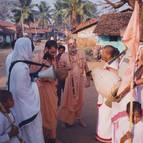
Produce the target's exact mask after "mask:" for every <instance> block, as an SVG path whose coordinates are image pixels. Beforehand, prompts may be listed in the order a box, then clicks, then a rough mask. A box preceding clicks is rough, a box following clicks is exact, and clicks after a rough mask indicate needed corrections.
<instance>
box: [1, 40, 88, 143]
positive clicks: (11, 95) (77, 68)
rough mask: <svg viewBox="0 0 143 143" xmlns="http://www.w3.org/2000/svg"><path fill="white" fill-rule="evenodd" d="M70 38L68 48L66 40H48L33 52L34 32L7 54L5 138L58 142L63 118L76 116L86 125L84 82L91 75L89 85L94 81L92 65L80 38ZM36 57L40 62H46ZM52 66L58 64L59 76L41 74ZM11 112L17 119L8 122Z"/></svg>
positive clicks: (3, 93)
mask: <svg viewBox="0 0 143 143" xmlns="http://www.w3.org/2000/svg"><path fill="white" fill-rule="evenodd" d="M67 44H68V50H69V51H68V53H67V52H65V47H64V46H63V45H58V44H57V42H56V41H55V40H48V41H47V42H46V44H45V48H44V50H43V51H40V52H38V54H37V55H36V56H34V58H33V52H34V45H33V43H32V41H31V40H30V39H29V38H28V37H22V38H19V39H17V40H16V41H15V43H14V44H13V51H12V52H11V53H10V54H9V55H8V56H7V59H6V71H7V72H6V73H7V78H8V81H7V86H8V87H7V88H8V89H7V90H0V103H1V106H2V107H3V109H5V110H4V111H3V110H1V113H2V114H1V118H0V120H2V122H0V125H2V126H0V142H2V143H6V142H9V143H16V142H20V139H19V138H18V136H20V137H22V140H23V141H24V142H25V143H44V142H46V143H58V142H60V141H59V140H58V139H57V137H56V129H57V120H58V119H59V120H61V121H62V122H63V124H64V125H65V127H68V126H72V125H74V124H75V123H76V121H78V123H79V125H81V126H85V124H84V122H83V121H82V119H81V110H82V107H83V94H84V92H83V91H84V90H83V89H84V82H85V79H86V80H87V84H86V87H88V86H90V74H89V73H90V71H89V69H88V66H87V63H86V58H85V56H84V53H82V52H80V51H79V50H78V49H77V45H76V41H75V40H74V39H69V40H68V41H67ZM57 53H58V54H57ZM31 61H33V62H34V63H35V62H36V63H38V64H39V63H40V68H39V66H37V65H35V64H32V63H31ZM45 65H46V66H45ZM49 67H53V73H54V78H53V77H52V76H51V77H50V76H48V77H47V75H45V76H42V77H40V76H38V74H39V73H40V72H41V71H46V70H48V69H49ZM84 74H85V75H86V78H85V77H84ZM49 75H50V74H49ZM62 93H63V97H62V98H61V95H62ZM4 112H6V113H7V116H5V114H4ZM9 114H10V115H9ZM9 118H11V120H12V123H14V122H15V124H12V125H11V123H8V122H9V120H8V119H9Z"/></svg>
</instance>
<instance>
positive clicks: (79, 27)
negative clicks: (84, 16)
mask: <svg viewBox="0 0 143 143" xmlns="http://www.w3.org/2000/svg"><path fill="white" fill-rule="evenodd" d="M96 23H97V20H96V19H95V18H92V19H90V20H87V21H85V22H82V23H80V24H79V25H77V26H76V28H75V29H74V30H73V31H72V33H77V32H79V31H81V30H83V29H86V28H88V27H90V26H92V25H95V24H96Z"/></svg>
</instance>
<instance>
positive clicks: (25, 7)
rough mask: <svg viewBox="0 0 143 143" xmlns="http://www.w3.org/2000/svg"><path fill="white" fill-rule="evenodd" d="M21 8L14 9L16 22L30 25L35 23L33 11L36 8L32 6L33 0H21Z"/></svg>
mask: <svg viewBox="0 0 143 143" xmlns="http://www.w3.org/2000/svg"><path fill="white" fill-rule="evenodd" d="M19 1H20V6H19V7H17V8H16V9H14V10H13V11H12V12H13V14H14V19H15V22H16V23H18V22H22V21H23V22H24V23H27V24H29V23H30V22H34V16H33V13H32V9H33V8H34V7H35V4H32V0H19Z"/></svg>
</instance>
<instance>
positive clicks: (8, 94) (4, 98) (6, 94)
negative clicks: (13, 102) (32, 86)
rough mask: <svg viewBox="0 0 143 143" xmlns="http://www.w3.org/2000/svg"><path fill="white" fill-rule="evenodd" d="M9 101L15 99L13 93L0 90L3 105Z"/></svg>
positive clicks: (0, 100)
mask: <svg viewBox="0 0 143 143" xmlns="http://www.w3.org/2000/svg"><path fill="white" fill-rule="evenodd" d="M8 99H13V97H12V94H11V92H9V91H8V90H0V102H1V103H2V104H3V103H5V102H7V100H8Z"/></svg>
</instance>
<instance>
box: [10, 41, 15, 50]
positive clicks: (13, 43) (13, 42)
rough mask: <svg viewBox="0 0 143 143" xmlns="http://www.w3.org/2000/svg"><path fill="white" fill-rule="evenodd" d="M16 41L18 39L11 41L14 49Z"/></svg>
mask: <svg viewBox="0 0 143 143" xmlns="http://www.w3.org/2000/svg"><path fill="white" fill-rule="evenodd" d="M15 42H16V40H13V41H12V42H11V48H12V49H14V46H15Z"/></svg>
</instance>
